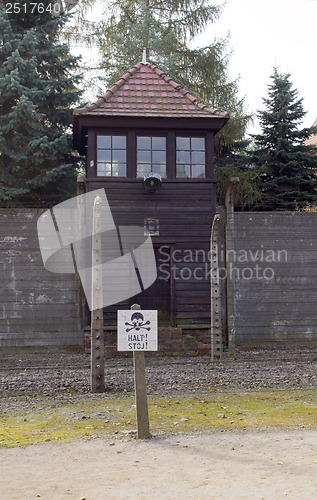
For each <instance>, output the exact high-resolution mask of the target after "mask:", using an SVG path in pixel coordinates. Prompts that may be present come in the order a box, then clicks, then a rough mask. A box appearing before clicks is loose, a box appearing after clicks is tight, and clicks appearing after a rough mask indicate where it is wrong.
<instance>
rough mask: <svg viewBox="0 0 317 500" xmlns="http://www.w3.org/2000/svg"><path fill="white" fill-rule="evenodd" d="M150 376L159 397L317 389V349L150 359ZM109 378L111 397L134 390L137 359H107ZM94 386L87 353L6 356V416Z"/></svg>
mask: <svg viewBox="0 0 317 500" xmlns="http://www.w3.org/2000/svg"><path fill="white" fill-rule="evenodd" d="M43 367H44V368H43ZM146 372H147V380H148V393H149V394H157V395H166V394H171V393H179V394H180V393H182V394H187V393H189V392H192V391H194V390H195V391H199V390H200V389H206V388H213V389H216V390H226V389H243V388H245V389H251V388H252V389H261V388H289V389H290V388H301V387H306V388H307V387H310V388H314V387H317V349H316V348H307V347H306V348H303V347H301V348H299V347H296V349H295V348H294V347H293V348H289V349H286V348H283V349H277V348H274V349H272V348H271V349H238V350H237V352H236V355H235V356H234V357H233V358H230V357H229V356H228V354H225V355H224V358H223V360H222V361H218V362H213V363H212V362H210V359H209V357H207V356H203V357H192V358H185V357H178V358H166V357H165V358H158V357H148V358H147V359H146ZM105 376H106V389H107V392H108V393H109V394H115V393H121V394H122V393H129V392H131V391H133V390H134V384H133V365H132V359H131V358H121V359H120V358H117V359H110V360H106V361H105ZM89 388H90V358H89V356H85V355H84V354H67V353H60V352H51V353H50V352H48V351H45V352H42V353H41V352H37V353H36V352H33V353H30V352H26V351H19V352H12V353H10V351H7V352H2V353H1V355H0V389H1V392H0V412H4V411H6V410H7V409H8V408H10V407H11V404H12V402H13V401H15V404H18V402H19V400H25V399H30V398H28V396H33V397H34V395H36V396H37V399H38V397H39V396H40V397H41V396H42V397H43V398H47V397H48V396H54V398H56V397H57V398H63V397H64V396H66V395H69V393H70V392H72V393H76V394H78V395H87V393H89ZM20 396H26V397H27V398H21V397H20ZM21 402H22V401H21Z"/></svg>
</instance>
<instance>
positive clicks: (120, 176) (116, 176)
mask: <svg viewBox="0 0 317 500" xmlns="http://www.w3.org/2000/svg"><path fill="white" fill-rule="evenodd" d="M98 137H110V138H111V139H110V140H111V147H110V150H108V149H106V148H98ZM113 137H124V138H125V148H113ZM98 151H110V154H111V160H110V163H111V175H102V174H101V175H99V174H98V163H101V162H98ZM114 151H125V162H120V163H119V162H118V165H120V164H122V165H125V175H113V153H114ZM95 158H96V159H95V164H96V169H95V173H96V177H97V178H98V179H99V178H106V179H125V178H126V177H127V170H128V136H127V134H126V133H123V132H122V131H121V132H117V133H111V131H109V132H108V133H107V132H106V131H103V132H102V133H101V132H98V131H96V135H95ZM118 173H119V167H118Z"/></svg>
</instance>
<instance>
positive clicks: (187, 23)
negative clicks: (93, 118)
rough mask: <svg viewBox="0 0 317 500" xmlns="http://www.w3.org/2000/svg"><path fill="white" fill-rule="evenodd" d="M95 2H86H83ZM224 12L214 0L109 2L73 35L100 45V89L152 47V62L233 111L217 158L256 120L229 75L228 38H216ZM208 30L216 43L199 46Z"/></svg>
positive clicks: (211, 101) (218, 143)
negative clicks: (96, 18) (215, 27)
mask: <svg viewBox="0 0 317 500" xmlns="http://www.w3.org/2000/svg"><path fill="white" fill-rule="evenodd" d="M94 3H96V4H97V2H95V1H94V0H83V3H82V4H81V5H83V6H85V5H87V4H88V5H91V4H94ZM221 11H222V8H221V7H219V6H214V5H212V4H211V3H210V0H170V1H169V2H168V5H167V4H166V1H165V0H164V1H163V0H137V1H136V0H108V1H107V2H105V3H104V12H103V15H101V16H100V18H101V20H100V21H99V22H88V21H85V16H84V17H82V18H81V22H82V24H81V23H80V22H79V24H77V25H76V26H72V27H70V28H69V29H68V36H69V37H70V39H72V40H84V41H85V42H86V43H87V44H90V45H93V44H95V45H96V46H97V47H99V49H100V54H101V58H100V61H101V63H100V68H101V69H104V70H105V71H104V73H105V79H104V81H103V82H102V87H100V88H99V91H104V88H105V86H106V85H107V86H109V85H111V84H112V83H114V81H116V80H117V79H118V78H120V76H121V75H122V74H124V73H125V72H126V70H127V69H129V68H130V67H131V66H133V65H134V64H136V63H137V62H139V61H141V60H142V53H143V50H144V48H146V52H147V60H148V61H150V62H153V63H155V64H157V65H158V66H159V67H160V68H161V69H163V70H164V71H166V72H167V73H168V74H169V75H170V76H171V77H172V78H173V79H174V80H177V81H178V82H179V83H181V84H182V85H183V86H184V87H185V88H186V89H187V90H188V91H189V92H191V93H193V94H194V95H197V96H198V98H199V99H200V100H201V101H203V102H204V103H206V104H208V105H210V106H211V107H212V108H214V109H220V110H226V111H229V113H230V115H231V119H230V120H229V122H228V124H227V125H226V126H225V127H224V129H223V130H222V131H221V132H220V133H219V134H217V136H216V145H215V146H216V148H215V149H216V161H217V160H218V159H221V158H223V157H224V156H225V155H227V154H228V153H229V151H230V149H231V146H232V144H233V143H234V141H236V140H241V139H242V138H243V135H244V132H245V129H246V125H247V122H248V120H249V118H250V117H249V116H247V115H246V113H245V112H244V109H243V108H244V101H243V99H239V98H238V97H237V95H238V82H237V81H231V80H230V79H229V77H228V73H227V66H228V56H227V49H228V40H214V37H213V36H212V23H213V22H215V21H216V20H217V19H218V18H219V16H220V14H221ZM206 29H208V30H209V32H210V33H211V36H210V40H211V43H209V44H208V45H206V46H204V47H201V48H194V41H195V38H196V36H197V35H198V34H200V33H202V32H203V31H205V30H206ZM94 69H95V68H94ZM217 163H220V162H217Z"/></svg>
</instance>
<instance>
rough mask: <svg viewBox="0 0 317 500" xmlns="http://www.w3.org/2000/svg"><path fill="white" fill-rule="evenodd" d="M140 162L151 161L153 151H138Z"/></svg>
mask: <svg viewBox="0 0 317 500" xmlns="http://www.w3.org/2000/svg"><path fill="white" fill-rule="evenodd" d="M138 163H151V151H138Z"/></svg>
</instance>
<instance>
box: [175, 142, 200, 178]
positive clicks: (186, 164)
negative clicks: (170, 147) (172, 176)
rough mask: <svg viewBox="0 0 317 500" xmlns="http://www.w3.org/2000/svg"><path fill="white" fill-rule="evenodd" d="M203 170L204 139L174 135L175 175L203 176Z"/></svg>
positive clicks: (181, 176) (186, 176) (187, 176)
mask: <svg viewBox="0 0 317 500" xmlns="http://www.w3.org/2000/svg"><path fill="white" fill-rule="evenodd" d="M205 170H206V169H205V139H204V138H203V137H176V177H178V178H189V177H191V178H204V177H205V176H206V174H205Z"/></svg>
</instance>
